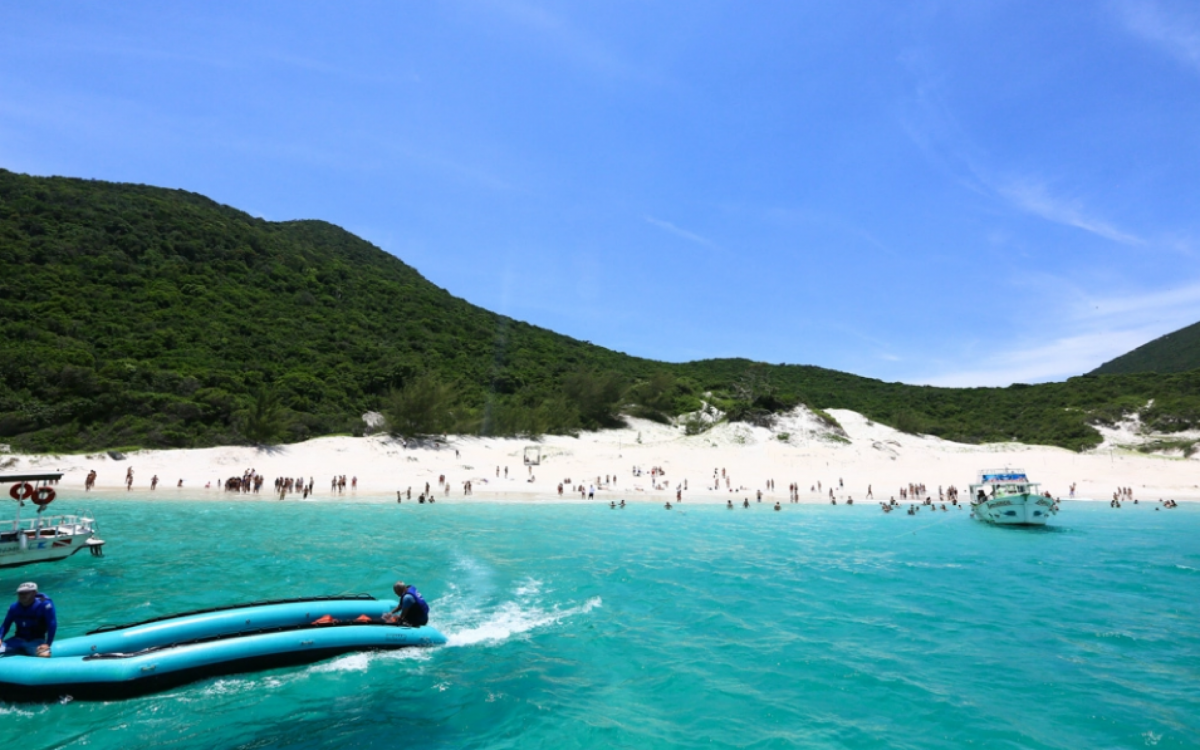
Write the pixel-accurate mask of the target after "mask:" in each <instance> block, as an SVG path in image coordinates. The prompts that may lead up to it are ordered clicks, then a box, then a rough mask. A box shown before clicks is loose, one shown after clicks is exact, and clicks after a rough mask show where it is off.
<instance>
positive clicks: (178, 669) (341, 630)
mask: <svg viewBox="0 0 1200 750" xmlns="http://www.w3.org/2000/svg"><path fill="white" fill-rule="evenodd" d="M395 606H396V602H394V601H381V600H377V599H375V598H374V597H371V596H366V595H358V596H348V597H319V598H313V599H289V600H283V601H271V602H255V603H252V604H243V605H237V606H232V607H221V608H217V609H208V610H201V611H197V612H187V613H184V614H179V615H172V616H170V617H160V618H156V619H153V620H146V621H143V622H137V623H131V624H129V625H116V626H108V627H103V628H99V629H97V630H93V631H91V632H89V633H88V634H87V635H84V636H80V637H78V638H65V639H61V640H57V641H55V643H54V648H53V656H52V657H51V658H49V659H43V658H38V657H32V656H4V657H2V658H0V700H2V701H14V702H23V701H49V700H58V699H60V698H63V697H65V696H70V697H72V698H74V699H77V700H116V699H120V698H128V697H131V696H134V695H142V694H145V693H152V692H155V691H158V690H165V689H167V688H171V687H175V686H178V685H182V684H185V683H188V682H192V681H195V680H199V679H203V678H206V677H213V676H217V675H225V674H233V673H237V672H253V671H258V670H262V669H274V668H276V667H284V666H293V665H297V664H309V663H312V662H315V661H320V660H322V659H328V658H330V657H333V656H337V655H339V654H345V653H349V652H352V651H373V650H384V649H388V650H391V649H400V648H412V647H419V646H435V645H441V644H444V643H445V642H446V637H445V636H443V635H442V634H441V633H439V632H438V631H437V630H436V629H434V628H432V627H430V626H428V625H426V626H423V627H419V628H412V627H406V626H400V625H392V624H389V623H385V622H383V620H382V616H383V614H384V613H386V612H389V611H391V610H392V609H393V608H394V607H395Z"/></svg>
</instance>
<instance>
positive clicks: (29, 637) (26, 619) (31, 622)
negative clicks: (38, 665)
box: [0, 583, 58, 656]
mask: <svg viewBox="0 0 1200 750" xmlns="http://www.w3.org/2000/svg"><path fill="white" fill-rule="evenodd" d="M10 625H16V626H17V631H16V633H15V634H14V635H13V637H12V638H7V639H6V638H5V636H7V635H8V628H9V626H10ZM57 631H58V617H57V616H56V615H55V614H54V602H52V601H50V597H48V596H46V595H45V594H39V593H38V587H37V584H36V583H22V584H21V585H20V586H18V587H17V601H15V602H13V603H12V604H11V605H10V606H9V608H8V614H7V615H5V617H4V627H2V628H0V643H3V645H4V655H5V656H14V655H24V656H50V646H51V645H52V644H53V643H54V634H55V633H56V632H57Z"/></svg>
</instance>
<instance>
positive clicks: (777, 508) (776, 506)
mask: <svg viewBox="0 0 1200 750" xmlns="http://www.w3.org/2000/svg"><path fill="white" fill-rule="evenodd" d="M775 510H783V508H781V507H779V501H778V500H776V501H775Z"/></svg>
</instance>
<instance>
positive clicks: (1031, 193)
mask: <svg viewBox="0 0 1200 750" xmlns="http://www.w3.org/2000/svg"><path fill="white" fill-rule="evenodd" d="M995 189H996V191H997V193H998V194H999V195H1001V196H1003V197H1004V198H1006V199H1008V201H1009V202H1010V203H1011V204H1012V205H1013V206H1015V207H1016V208H1018V209H1020V210H1022V211H1026V212H1028V213H1031V214H1033V215H1034V216H1040V217H1041V218H1043V219H1045V220H1047V221H1052V222H1054V223H1056V224H1063V225H1065V226H1068V227H1074V228H1076V229H1082V230H1083V231H1085V232H1091V233H1092V234H1095V235H1099V236H1100V237H1103V238H1105V239H1107V240H1112V241H1113V242H1119V243H1121V244H1124V245H1141V244H1143V240H1142V239H1141V238H1139V237H1136V236H1134V235H1132V234H1129V233H1128V232H1123V231H1121V230H1120V229H1117V228H1116V227H1114V226H1113V225H1112V224H1110V223H1108V222H1107V221H1105V220H1104V219H1101V218H1099V217H1097V216H1094V215H1091V214H1089V213H1088V210H1087V208H1086V207H1085V206H1084V205H1083V202H1082V201H1079V200H1072V199H1068V198H1062V197H1060V196H1056V195H1052V194H1051V193H1050V191H1049V190H1048V189H1047V188H1046V186H1045V184H1043V183H1041V182H1033V181H1017V182H1012V183H1009V184H1006V185H1000V186H996V188H995Z"/></svg>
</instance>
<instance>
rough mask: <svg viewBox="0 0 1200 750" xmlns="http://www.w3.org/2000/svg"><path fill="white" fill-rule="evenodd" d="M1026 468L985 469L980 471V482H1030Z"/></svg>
mask: <svg viewBox="0 0 1200 750" xmlns="http://www.w3.org/2000/svg"><path fill="white" fill-rule="evenodd" d="M1028 481H1029V477H1028V476H1026V475H1025V470H1024V469H984V470H983V471H981V472H979V484H1008V483H1010V482H1028Z"/></svg>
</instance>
